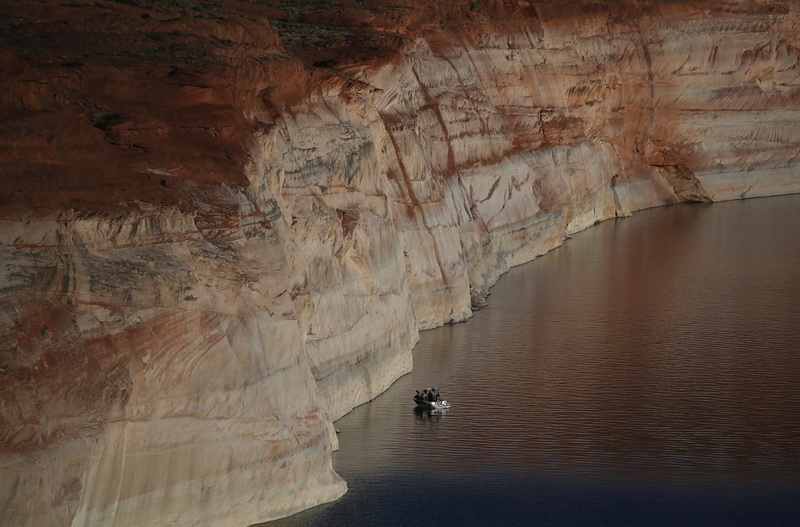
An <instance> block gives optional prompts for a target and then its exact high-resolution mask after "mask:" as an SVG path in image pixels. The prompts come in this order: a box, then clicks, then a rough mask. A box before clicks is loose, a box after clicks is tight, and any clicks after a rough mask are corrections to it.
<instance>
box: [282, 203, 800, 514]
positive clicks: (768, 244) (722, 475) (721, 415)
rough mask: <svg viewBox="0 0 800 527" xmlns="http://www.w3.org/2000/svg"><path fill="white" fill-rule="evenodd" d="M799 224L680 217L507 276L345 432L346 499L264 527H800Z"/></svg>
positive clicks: (427, 346) (568, 250)
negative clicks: (433, 405)
mask: <svg viewBox="0 0 800 527" xmlns="http://www.w3.org/2000/svg"><path fill="white" fill-rule="evenodd" d="M798 225H800V196H786V197H779V198H769V199H764V200H747V201H744V202H731V203H722V204H714V205H713V206H700V205H681V206H674V207H669V208H663V209H657V210H652V211H645V212H641V213H638V214H636V215H634V216H633V217H632V218H628V219H625V220H624V221H617V222H613V221H610V222H606V223H603V224H600V225H598V226H596V227H593V228H591V229H589V230H587V231H584V232H582V233H579V234H577V235H575V236H574V237H573V238H572V239H571V240H569V241H567V242H566V243H565V245H564V246H563V247H562V248H559V249H557V250H555V251H553V252H551V253H549V254H547V255H545V256H543V257H540V258H538V259H537V260H535V261H534V262H532V263H531V264H528V265H525V266H522V267H519V268H516V269H513V270H512V271H511V272H509V273H508V275H506V276H505V277H503V278H501V280H500V282H498V284H497V285H496V286H495V288H494V289H493V294H492V296H491V298H490V302H489V305H488V306H487V307H486V308H485V309H483V310H481V311H479V312H478V313H477V314H476V315H475V317H473V319H471V320H470V321H468V322H467V323H464V324H457V325H452V326H445V327H442V328H438V329H435V330H431V331H426V332H424V333H423V335H422V336H421V340H420V342H419V344H418V345H417V347H416V349H415V350H414V371H413V372H412V373H411V374H409V375H406V376H405V377H403V378H401V379H399V380H398V381H397V382H396V383H395V384H394V385H393V386H392V388H391V389H390V390H389V391H387V392H386V393H385V394H383V395H381V396H380V397H378V398H377V399H375V400H374V401H372V402H370V403H368V404H366V405H363V406H361V407H359V408H357V409H355V410H354V411H353V412H351V413H350V414H348V415H347V416H345V417H344V418H342V419H341V420H339V421H338V422H337V427H338V429H339V430H340V435H339V441H340V450H339V451H338V452H336V453H335V454H334V467H335V469H336V470H337V471H338V472H339V473H340V474H341V475H342V476H343V477H344V478H345V479H346V480H347V482H348V485H349V491H348V493H347V494H346V495H345V496H344V497H343V498H342V499H340V500H339V501H337V502H334V503H331V504H326V505H323V506H320V507H317V508H314V509H312V510H309V511H305V512H303V513H300V514H297V515H295V516H292V517H290V518H286V519H284V520H279V521H276V522H271V523H269V524H268V525H270V526H288V525H325V526H338V525H342V526H344V525H347V526H354V525H355V526H358V525H381V526H391V525H415V524H423V523H424V524H432V525H437V526H440V527H441V526H450V525H648V526H651V525H787V526H788V525H800V384H798V382H797V379H798V378H800V351H799V350H800V329H798V328H800V310H799V309H798V300H800V240H798V237H797V235H796V234H797V228H798ZM431 385H436V386H439V387H441V388H442V395H443V396H444V397H446V398H447V399H448V400H449V401H450V403H451V404H452V405H453V406H452V408H451V409H450V410H449V411H447V412H442V413H427V412H424V411H418V410H416V409H415V408H414V404H413V402H412V401H411V396H412V395H413V394H414V390H415V389H420V388H421V387H424V386H431Z"/></svg>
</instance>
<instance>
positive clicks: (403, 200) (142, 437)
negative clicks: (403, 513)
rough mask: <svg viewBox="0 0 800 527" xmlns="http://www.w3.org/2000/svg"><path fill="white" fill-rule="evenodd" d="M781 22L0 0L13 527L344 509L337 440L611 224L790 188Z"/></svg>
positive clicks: (7, 483) (784, 21)
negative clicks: (506, 281)
mask: <svg viewBox="0 0 800 527" xmlns="http://www.w3.org/2000/svg"><path fill="white" fill-rule="evenodd" d="M798 21H800V17H799V16H798V7H797V5H796V3H794V2H789V1H780V0H774V1H773V0H708V1H701V0H697V1H678V0H673V1H663V2H659V1H656V0H627V1H623V0H620V1H614V0H604V1H596V2H586V1H573V2H569V1H566V2H565V1H545V0H541V1H535V0H532V1H521V0H503V1H500V0H462V1H456V0H453V1H440V2H433V1H431V2H428V1H424V0H395V1H391V2H389V1H388V0H350V1H347V0H341V1H333V2H291V1H285V0H284V1H282V0H259V1H257V0H249V1H245V0H243V1H240V2H214V1H204V0H163V1H157V0H125V1H123V0H116V1H112V0H107V1H104V2H63V1H50V0H42V1H41V2H28V3H22V2H20V3H19V5H14V6H8V5H7V6H3V7H0V45H1V46H0V72H2V76H0V120H2V123H3V126H2V128H1V129H0V163H1V164H2V168H0V182H1V183H2V184H1V185H0V262H1V263H2V265H0V270H1V271H2V272H1V273H0V298H2V301H1V302H0V504H2V510H3V514H2V520H0V523H2V524H4V525H37V526H38V525H164V524H176V525H206V524H207V525H246V524H249V523H255V522H259V521H265V520H269V519H272V518H276V517H279V516H282V515H286V514H290V513H292V512H296V511H298V510H300V509H302V508H306V507H309V506H312V505H314V504H317V503H321V502H324V501H329V500H332V499H335V498H336V497H338V496H340V495H341V494H342V493H343V492H344V491H345V483H344V482H343V481H342V480H341V479H340V478H339V477H338V476H337V475H336V474H335V473H334V472H333V470H332V468H331V462H330V452H331V450H332V449H333V448H335V447H336V437H335V434H334V433H333V427H332V424H331V422H332V420H335V419H337V418H338V417H340V416H342V415H344V414H345V413H347V412H348V411H349V410H350V409H352V408H353V407H354V406H356V405H358V404H361V403H364V402H366V401H368V400H369V399H370V398H372V397H374V396H375V395H377V394H378V393H380V392H381V391H383V390H385V389H386V388H387V387H388V386H389V385H390V384H391V383H392V382H393V381H394V380H395V379H397V378H398V377H399V376H400V375H402V374H404V373H406V372H408V371H409V370H410V368H411V349H412V347H413V345H414V343H415V342H416V339H417V336H418V331H420V330H422V329H426V328H431V327H435V326H438V325H441V324H445V323H448V322H453V321H461V320H465V319H467V318H469V316H470V315H471V313H472V310H473V309H475V308H477V307H480V306H481V305H482V304H483V302H485V298H486V296H487V294H488V291H489V288H490V287H491V285H492V284H493V283H494V282H495V281H496V280H497V278H498V277H499V276H500V275H501V274H502V273H503V272H505V271H506V270H507V269H508V268H509V267H510V266H513V265H518V264H521V263H523V262H526V261H529V260H531V259H532V258H534V257H535V256H537V255H539V254H542V253H544V252H546V251H548V250H551V249H553V248H554V247H557V246H558V245H559V244H560V243H561V240H562V239H563V238H564V237H565V236H566V235H568V234H570V233H572V232H575V231H578V230H581V229H584V228H586V227H588V226H590V225H592V224H594V223H596V222H598V221H602V220H605V219H608V218H613V217H616V216H626V215H629V214H630V213H632V212H634V211H636V210H639V209H643V208H647V207H654V206H658V205H663V204H668V203H674V202H678V201H682V200H698V201H719V200H728V199H738V198H744V197H755V196H768V195H775V194H781V193H791V192H798V191H800V177H798V176H797V168H798V161H797V159H798V154H799V153H800V142H799V140H800V125H799V124H798V123H800V118H798V117H800V113H798V112H800V91H798V81H799V79H800V77H798V71H800V65H798V55H799V54H800V53H798V50H799V49H800V37H798V34H799V33H798Z"/></svg>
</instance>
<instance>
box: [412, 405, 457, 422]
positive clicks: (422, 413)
mask: <svg viewBox="0 0 800 527" xmlns="http://www.w3.org/2000/svg"><path fill="white" fill-rule="evenodd" d="M449 411H450V409H449V408H438V409H436V410H434V409H431V408H422V407H420V406H415V407H414V414H415V415H416V417H417V419H430V418H431V417H439V416H441V415H445V414H447V412H449Z"/></svg>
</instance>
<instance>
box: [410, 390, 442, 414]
mask: <svg viewBox="0 0 800 527" xmlns="http://www.w3.org/2000/svg"><path fill="white" fill-rule="evenodd" d="M414 402H415V403H417V407H419V408H421V409H423V410H448V409H449V408H450V403H448V402H447V401H445V400H444V399H442V397H441V395H440V393H439V389H438V388H425V389H424V390H422V391H419V390H417V393H416V394H415V395H414Z"/></svg>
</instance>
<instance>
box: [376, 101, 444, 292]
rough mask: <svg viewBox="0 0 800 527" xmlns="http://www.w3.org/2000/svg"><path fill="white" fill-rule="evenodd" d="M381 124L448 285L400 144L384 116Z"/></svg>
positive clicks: (437, 248) (434, 240)
mask: <svg viewBox="0 0 800 527" xmlns="http://www.w3.org/2000/svg"><path fill="white" fill-rule="evenodd" d="M383 124H384V128H385V129H386V133H387V134H388V135H389V140H390V141H391V142H392V147H393V148H394V153H395V158H396V159H397V163H398V165H399V166H400V172H401V174H402V175H403V182H404V183H405V188H406V191H407V192H408V197H409V199H410V200H411V204H412V206H413V207H414V208H415V209H416V210H417V211H419V216H420V219H421V220H422V225H423V226H424V227H425V229H426V230H427V231H428V233H429V234H430V236H431V245H432V246H433V251H434V255H435V257H436V263H437V264H438V266H439V273H440V274H441V277H442V283H443V284H444V285H445V286H446V285H449V282H448V279H447V274H446V273H445V272H444V266H443V265H442V257H441V255H440V253H439V245H438V243H437V241H436V236H434V234H433V231H432V230H431V227H430V225H429V224H428V220H427V218H426V217H425V211H424V210H423V208H422V206H421V205H420V202H419V200H418V199H417V196H416V194H415V193H414V188H413V186H412V184H411V177H410V176H409V175H408V169H407V168H406V165H405V162H403V152H402V150H401V149H400V146H399V145H398V144H397V138H396V137H395V136H394V133H393V132H392V130H391V127H390V126H389V123H388V121H387V119H386V118H385V117H383Z"/></svg>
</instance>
